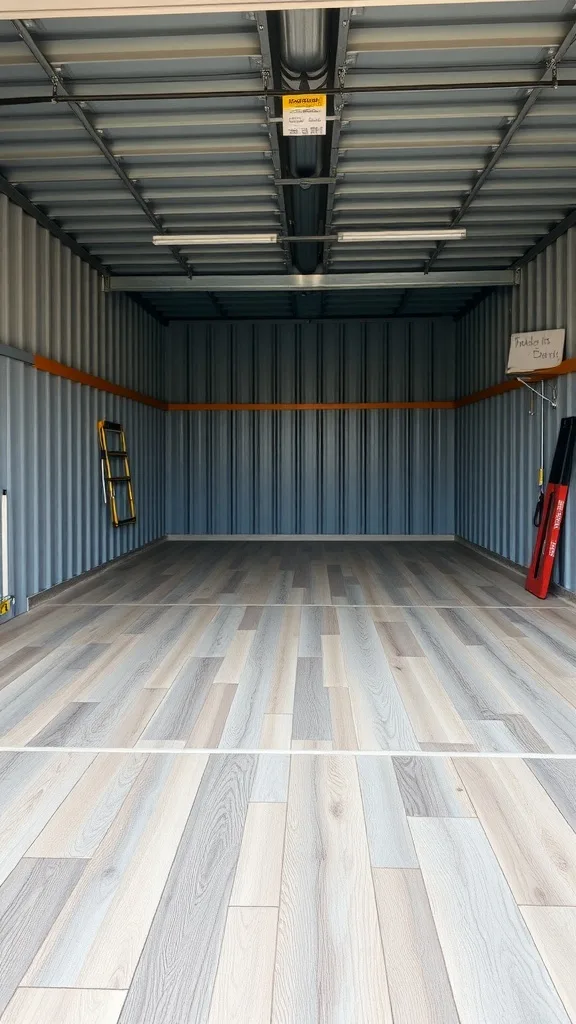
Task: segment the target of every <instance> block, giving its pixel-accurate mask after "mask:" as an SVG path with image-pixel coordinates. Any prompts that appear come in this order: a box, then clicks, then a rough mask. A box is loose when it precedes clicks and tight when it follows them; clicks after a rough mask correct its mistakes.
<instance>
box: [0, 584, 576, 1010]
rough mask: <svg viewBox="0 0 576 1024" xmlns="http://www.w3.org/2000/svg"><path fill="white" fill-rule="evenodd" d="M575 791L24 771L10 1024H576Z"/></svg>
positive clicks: (15, 840)
mask: <svg viewBox="0 0 576 1024" xmlns="http://www.w3.org/2000/svg"><path fill="white" fill-rule="evenodd" d="M343 578H345V579H349V576H348V575H347V574H344V576H343ZM218 660H219V659H218ZM215 689H217V687H215ZM327 689H328V688H327ZM279 717H288V718H289V717H290V716H279ZM302 742H306V741H302ZM310 742H312V741H310ZM71 762H73V763H74V762H75V763H76V765H75V766H74V767H71ZM575 778H576V760H575V761H574V762H572V761H560V762H558V761H550V760H530V761H528V762H525V761H523V760H522V759H521V758H519V757H515V758H504V759H503V758H497V759H493V760H491V759H490V758H477V757H458V758H453V759H451V758H447V757H443V756H440V757H434V758H414V757H409V758H408V757H406V756H392V757H390V756H387V755H379V756H371V755H369V754H357V755H350V754H348V755H339V754H337V753H333V752H325V751H317V750H312V751H308V752H307V751H304V750H303V751H300V752H298V753H297V754H294V755H287V754H284V753H280V754H274V753H265V754H262V755H259V756H257V755H252V754H248V753H246V754H226V753H224V752H222V753H216V754H211V755H207V754H200V753H194V752H189V751H183V752H181V753H178V754H170V753H165V752H162V751H161V750H158V751H155V752H149V753H144V752H141V753H127V754H124V755H119V754H111V753H101V754H98V755H96V756H93V755H86V754H82V753H77V754H66V755H62V754H61V753H58V752H54V751H52V752H42V753H33V752H29V751H28V752H16V753H8V754H3V755H2V754H0V807H1V808H2V809H3V811H2V821H3V822H4V823H5V824H6V823H7V822H10V823H11V825H10V830H9V831H5V833H4V836H5V838H6V837H7V838H8V839H9V841H10V850H9V862H7V865H6V873H5V874H6V876H5V878H4V881H3V883H2V884H0V922H1V923H0V1024H3V1022H4V1021H8V1022H9V1024H16V1022H17V1024H21V1021H25V1022H26V1024H52V1021H57V1022H58V1024H60V1021H61V1020H62V1021H65V1022H68V1021H73V1022H74V1024H93V1021H94V1022H96V1024H102V1022H104V1024H109V1022H110V1021H113V1022H114V1024H136V1022H138V1024H160V1022H162V1024H167V1022H168V1021H169V1022H170V1024H184V1022H185V1024H232V1022H237V1024H264V1022H266V1024H269V1022H270V1021H271V1022H273V1024H295V1022H298V1024H301V1022H302V1024H309V1022H310V1024H351V1022H353V1024H372V1022H374V1024H487V1022H489V1024H576V1006H575V991H574V982H573V975H574V970H573V963H574V960H575V958H576V933H575V928H576V918H575V917H574V914H575V913H576V897H575V896H574V891H575V890H574V887H573V879H574V864H575V863H576V857H575V854H574V843H575V841H576V836H575V831H574V829H575V827H576V816H575V811H574V807H575V798H574V789H575V787H574V785H573V783H574V779H575ZM63 779H65V780H66V785H64V783H63ZM48 811H49V812H50V814H49V817H46V815H47V814H48ZM474 813H477V814H478V818H475V817H473V816H471V815H473V814H474ZM29 815H30V816H31V818H32V821H29ZM40 823H41V824H40ZM53 854H57V855H58V856H53ZM78 854H81V856H78ZM528 898H529V900H528ZM543 898H545V899H546V900H548V901H554V905H552V906H542V905H534V903H535V902H537V901H538V900H540V904H541V902H542V899H543ZM520 900H525V901H526V900H528V902H529V903H530V904H531V905H529V906H526V905H523V904H520ZM559 900H563V901H564V903H565V904H567V905H558V901H559ZM570 900H572V903H569V901H570ZM100 995H101V996H102V999H100V998H99V997H100Z"/></svg>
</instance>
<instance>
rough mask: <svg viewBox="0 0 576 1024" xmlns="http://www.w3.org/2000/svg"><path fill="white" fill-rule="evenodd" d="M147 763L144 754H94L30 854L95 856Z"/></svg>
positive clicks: (41, 855)
mask: <svg viewBox="0 0 576 1024" xmlns="http://www.w3.org/2000/svg"><path fill="white" fill-rule="evenodd" d="M145 764H146V756H145V755H143V754H134V755H132V754H131V755H128V756H126V755H124V754H99V755H98V756H97V757H95V758H94V760H93V761H92V764H91V765H90V767H89V768H87V770H86V771H85V772H84V774H83V776H82V777H81V779H80V780H79V782H77V783H76V785H75V786H74V789H73V790H72V792H71V793H70V795H69V796H68V798H67V799H66V800H65V801H64V802H63V803H62V804H61V805H60V807H59V808H58V810H57V811H56V812H55V814H53V816H52V817H51V818H50V821H49V822H48V823H47V825H46V827H45V828H43V829H42V831H41V833H40V835H39V836H38V838H37V839H35V841H34V842H33V843H32V846H31V847H30V848H29V850H28V852H27V856H29V857H74V858H90V857H92V856H93V854H94V853H95V852H96V850H97V849H98V847H99V845H100V843H101V842H102V840H103V839H104V837H105V835H106V833H107V832H108V829H109V828H110V826H111V824H112V823H113V821H114V819H115V818H116V815H117V814H118V813H119V811H120V810H121V808H122V806H123V804H124V801H125V800H126V798H127V796H128V794H129V793H130V790H131V789H132V786H133V785H134V783H135V781H136V779H137V778H138V775H139V774H140V772H141V771H142V768H143V767H144V765H145Z"/></svg>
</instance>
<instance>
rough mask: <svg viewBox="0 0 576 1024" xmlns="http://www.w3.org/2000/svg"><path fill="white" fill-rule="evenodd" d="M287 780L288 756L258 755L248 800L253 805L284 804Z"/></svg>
mask: <svg viewBox="0 0 576 1024" xmlns="http://www.w3.org/2000/svg"><path fill="white" fill-rule="evenodd" d="M289 778H290V756H289V755H288V754H259V756H258V762H257V766H256V772H255V775H254V785H253V786H252V792H251V794H250V800H251V801H252V802H254V803H281V804H282V803H286V801H287V800H288V781H289Z"/></svg>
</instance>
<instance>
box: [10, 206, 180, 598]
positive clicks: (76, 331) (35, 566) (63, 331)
mask: <svg viewBox="0 0 576 1024" xmlns="http://www.w3.org/2000/svg"><path fill="white" fill-rule="evenodd" d="M163 332H164V328H163V327H162V325H161V324H159V323H158V322H157V321H156V320H154V319H153V318H152V317H150V316H148V314H147V313H145V312H144V311H143V310H142V309H140V307H138V306H137V305H135V304H134V303H133V302H132V301H131V300H130V299H129V298H127V297H126V296H123V295H114V294H105V293H104V292H103V291H102V289H101V279H100V276H99V275H98V273H97V272H96V271H94V270H93V269H91V268H90V267H89V266H88V265H87V264H86V263H84V262H83V261H82V260H80V259H79V258H78V257H77V256H75V255H74V254H73V253H72V252H71V251H70V250H69V249H67V248H66V247H65V246H63V245H62V244H61V243H60V242H59V241H58V240H57V239H56V238H54V237H52V236H51V235H50V234H49V233H48V232H47V231H46V230H45V229H44V228H42V227H40V226H39V225H38V224H37V223H36V221H34V220H33V219H32V218H30V217H29V216H27V215H26V214H24V213H23V212H22V211H21V210H20V209H19V208H18V207H17V206H15V205H14V204H12V203H10V202H9V201H8V200H7V199H5V198H4V197H2V196H0V343H1V344H4V345H10V346H11V347H13V348H15V349H17V350H20V351H22V352H31V353H38V354H41V355H45V356H47V357H49V358H51V359H55V360H57V361H59V362H63V363H66V364H67V365H71V366H73V367H75V368H77V369H82V370H85V371H86V372H87V373H91V374H94V375H96V376H101V377H105V378H107V379H108V380H111V381H113V382H114V383H117V384H121V385H123V386H125V387H128V388H132V389H134V390H138V391H141V392H145V393H147V394H151V395H154V396H156V397H163V395H164V364H163V358H164V346H163ZM103 418H107V419H113V420H119V421H120V422H121V423H122V424H123V425H124V426H125V428H126V432H127V438H128V444H129V449H130V453H131V460H132V472H133V475H134V482H135V490H136V503H137V514H138V522H137V524H136V525H135V526H128V527H122V528H120V529H117V530H115V529H114V528H113V527H112V526H111V525H110V523H109V520H108V514H107V510H106V508H105V507H104V505H103V502H102V492H101V487H100V478H99V471H100V470H99V457H98V444H97V433H96V423H97V421H98V420H99V419H103ZM165 419H166V417H165V413H163V412H162V411H161V410H156V409H154V408H151V407H149V406H145V405H141V404H140V403H137V402H134V401H131V400H129V399H125V398H117V397H115V396H112V395H109V394H106V393H105V392H103V391H100V390H96V389H94V388H91V387H87V386H85V385H81V384H76V383H73V382H71V381H68V380H63V379H61V378H58V377H54V376H51V375H49V374H46V373H44V372H41V371H38V370H36V369H34V368H33V367H32V366H31V365H29V364H26V363H23V362H20V361H19V360H17V359H11V358H7V357H6V356H1V355H0V489H1V488H6V489H7V491H8V499H9V522H10V531H9V534H10V536H9V550H10V559H9V566H10V590H11V592H12V593H13V594H15V596H16V612H21V611H24V610H25V609H26V605H27V598H28V597H30V596H31V595H33V594H36V593H38V592H40V591H42V590H45V589H47V588H49V587H51V586H54V585H55V584H57V583H60V582H62V581H64V580H67V579H70V578H71V577H73V576H76V575H78V574H79V573H81V572H84V571H86V570H88V569H92V568H94V567H96V566H98V565H102V564H103V563H105V562H107V561H108V560H110V559H111V558H114V557H115V556H117V555H120V554H124V553H126V552H128V551H131V550H133V549H134V548H137V547H139V546H141V545H142V544H144V543H147V542H148V541H152V540H154V539H156V538H158V537H161V536H163V535H164V533H165V524H164V506H165V502H164V488H165V472H164V457H165Z"/></svg>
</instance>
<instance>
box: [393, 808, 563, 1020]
mask: <svg viewBox="0 0 576 1024" xmlns="http://www.w3.org/2000/svg"><path fill="white" fill-rule="evenodd" d="M410 825H411V829H412V834H413V836H414V842H415V844H416V850H417V853H418V860H419V863H420V867H421V869H422V873H423V876H424V883H425V885H426V891H427V893H428V897H429V899H430V905H431V907H432V913H433V916H434V921H435V924H436V928H437V930H438V935H439V938H440V943H441V946H442V951H443V953H444V959H445V961H446V966H447V969H448V976H449V979H450V984H451V986H452V991H453V993H454V999H455V1002H456V1008H457V1010H458V1013H459V1016H460V1022H461V1024H487V1021H489V1022H490V1024H528V1021H530V1022H531V1024H540V1022H543V1021H546V1024H569V1017H568V1015H567V1013H566V1010H565V1009H564V1007H563V1005H562V1002H561V1000H560V997H559V996H558V993H557V992H556V989H555V988H554V986H553V984H552V981H551V979H550V976H549V974H548V972H547V970H546V968H545V967H544V964H543V962H542V959H541V958H540V955H539V954H538V951H537V949H536V946H535V945H534V942H533V940H532V938H531V937H530V934H529V932H528V929H527V928H526V925H525V923H524V920H523V918H522V915H521V913H520V910H519V909H518V907H517V906H516V904H515V903H514V900H513V897H512V893H511V892H510V889H509V888H508V885H507V883H506V880H505V878H504V875H503V874H502V871H501V869H500V866H499V864H498V861H497V859H496V856H495V854H494V853H493V851H492V849H491V847H490V843H489V842H488V839H487V838H486V835H485V833H484V831H483V829H482V826H481V824H480V822H479V821H476V820H474V819H473V818H413V819H412V820H411V823H410Z"/></svg>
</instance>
